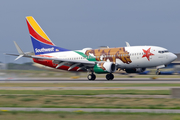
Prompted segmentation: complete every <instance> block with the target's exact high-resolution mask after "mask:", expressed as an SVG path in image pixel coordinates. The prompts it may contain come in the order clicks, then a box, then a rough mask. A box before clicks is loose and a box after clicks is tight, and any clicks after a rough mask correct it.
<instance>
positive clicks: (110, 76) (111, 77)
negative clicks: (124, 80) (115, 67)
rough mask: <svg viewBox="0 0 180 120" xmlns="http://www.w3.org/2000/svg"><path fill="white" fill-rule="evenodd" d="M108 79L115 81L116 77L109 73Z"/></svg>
mask: <svg viewBox="0 0 180 120" xmlns="http://www.w3.org/2000/svg"><path fill="white" fill-rule="evenodd" d="M106 79H107V80H113V79H114V75H113V74H112V73H109V74H107V75H106Z"/></svg>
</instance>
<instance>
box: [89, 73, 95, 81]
mask: <svg viewBox="0 0 180 120" xmlns="http://www.w3.org/2000/svg"><path fill="white" fill-rule="evenodd" d="M87 78H88V80H95V79H96V75H95V74H93V73H91V74H89V75H88V76H87Z"/></svg>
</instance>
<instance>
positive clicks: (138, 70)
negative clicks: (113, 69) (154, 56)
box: [125, 68, 146, 73]
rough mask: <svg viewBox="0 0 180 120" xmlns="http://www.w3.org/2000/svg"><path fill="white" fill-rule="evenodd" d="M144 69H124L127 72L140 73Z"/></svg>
mask: <svg viewBox="0 0 180 120" xmlns="http://www.w3.org/2000/svg"><path fill="white" fill-rule="evenodd" d="M145 70H146V68H133V69H126V70H125V71H126V72H127V73H142V72H144V71H145Z"/></svg>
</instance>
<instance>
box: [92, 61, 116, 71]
mask: <svg viewBox="0 0 180 120" xmlns="http://www.w3.org/2000/svg"><path fill="white" fill-rule="evenodd" d="M115 71H116V65H115V64H114V63H112V62H99V63H97V64H96V65H95V66H94V72H95V73H113V72H115Z"/></svg>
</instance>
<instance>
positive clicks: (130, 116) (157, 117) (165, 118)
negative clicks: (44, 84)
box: [0, 111, 180, 120]
mask: <svg viewBox="0 0 180 120" xmlns="http://www.w3.org/2000/svg"><path fill="white" fill-rule="evenodd" d="M0 118H1V119H2V120H61V119H62V120H144V119H146V120H180V114H168V113H166V114H157V113H110V112H96V113H86V112H38V111H33V112H19V111H11V112H0Z"/></svg>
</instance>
